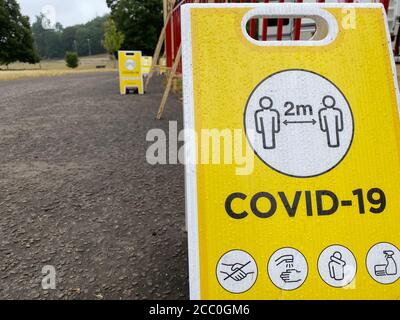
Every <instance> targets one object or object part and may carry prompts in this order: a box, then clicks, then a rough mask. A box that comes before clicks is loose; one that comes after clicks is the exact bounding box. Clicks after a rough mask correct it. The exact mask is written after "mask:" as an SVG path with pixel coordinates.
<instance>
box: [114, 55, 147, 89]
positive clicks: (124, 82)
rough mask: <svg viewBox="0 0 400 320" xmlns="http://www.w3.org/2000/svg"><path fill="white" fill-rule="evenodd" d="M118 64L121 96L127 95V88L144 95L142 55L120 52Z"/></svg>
mask: <svg viewBox="0 0 400 320" xmlns="http://www.w3.org/2000/svg"><path fill="white" fill-rule="evenodd" d="M118 63H119V76H120V92H121V94H122V95H124V94H126V89H127V88H137V89H138V92H139V94H143V93H144V89H143V74H142V53H141V52H140V51H119V52H118Z"/></svg>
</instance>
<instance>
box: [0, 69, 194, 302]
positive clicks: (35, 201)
mask: <svg viewBox="0 0 400 320" xmlns="http://www.w3.org/2000/svg"><path fill="white" fill-rule="evenodd" d="M161 90H162V85H161V79H160V78H156V79H155V80H154V82H153V84H152V86H151V88H150V91H151V94H148V95H144V96H137V95H135V96H133V95H130V96H120V95H119V93H118V88H117V74H116V73H99V74H85V75H75V76H71V75H69V76H63V77H59V78H40V79H35V80H16V81H11V82H0V97H1V99H0V154H1V155H2V162H1V166H0V214H1V215H0V230H1V238H0V257H1V259H0V279H1V280H0V299H187V298H188V274H187V249H186V248H187V244H186V234H185V232H184V221H185V219H184V212H185V210H184V174H183V166H181V165H168V166H151V165H149V164H147V162H146V159H145V154H146V149H147V147H148V146H149V145H150V143H149V142H146V138H145V137H146V133H147V131H148V130H149V129H151V128H157V127H159V128H163V129H165V130H166V132H168V131H167V130H168V121H167V120H163V121H156V120H154V118H155V115H156V111H157V108H158V104H159V101H160V100H161V94H162V91H161ZM181 108H182V106H181V103H180V102H179V101H178V99H176V98H174V97H172V98H171V99H170V100H169V104H168V106H167V112H166V119H169V120H178V121H179V127H181V125H182V121H181V113H182V110H181ZM45 265H53V266H54V267H55V268H56V271H57V277H56V279H57V289H56V290H48V291H45V290H42V288H41V281H42V274H41V271H42V267H43V266H45Z"/></svg>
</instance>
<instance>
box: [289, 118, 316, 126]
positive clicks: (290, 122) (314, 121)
mask: <svg viewBox="0 0 400 320" xmlns="http://www.w3.org/2000/svg"><path fill="white" fill-rule="evenodd" d="M295 123H311V124H312V125H315V124H316V123H317V121H316V120H315V119H312V120H309V121H288V120H285V121H283V124H284V125H285V126H287V125H288V124H295Z"/></svg>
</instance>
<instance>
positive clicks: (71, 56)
mask: <svg viewBox="0 0 400 320" xmlns="http://www.w3.org/2000/svg"><path fill="white" fill-rule="evenodd" d="M65 62H66V64H67V67H68V68H71V69H75V68H78V65H79V58H78V55H77V54H76V52H67V53H66V54H65Z"/></svg>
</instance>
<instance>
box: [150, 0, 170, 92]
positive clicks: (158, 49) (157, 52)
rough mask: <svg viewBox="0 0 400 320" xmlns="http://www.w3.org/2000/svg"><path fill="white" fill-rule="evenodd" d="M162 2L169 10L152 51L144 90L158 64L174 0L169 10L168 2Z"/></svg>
mask: <svg viewBox="0 0 400 320" xmlns="http://www.w3.org/2000/svg"><path fill="white" fill-rule="evenodd" d="M164 4H166V6H167V8H168V10H169V11H168V13H167V14H166V15H165V21H164V27H163V28H162V30H161V34H160V37H159V38H158V42H157V46H156V50H155V51H154V54H153V61H152V63H151V67H150V71H149V74H148V75H147V79H146V83H145V85H144V91H147V87H148V86H149V83H150V80H151V78H152V77H153V74H154V69H155V68H156V66H157V65H158V59H159V58H160V54H161V49H162V46H163V44H164V40H165V33H166V30H167V25H168V21H169V19H170V18H171V15H172V9H173V6H174V4H175V1H173V2H171V5H172V7H171V10H170V9H169V8H170V6H169V4H167V3H166V0H164Z"/></svg>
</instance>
